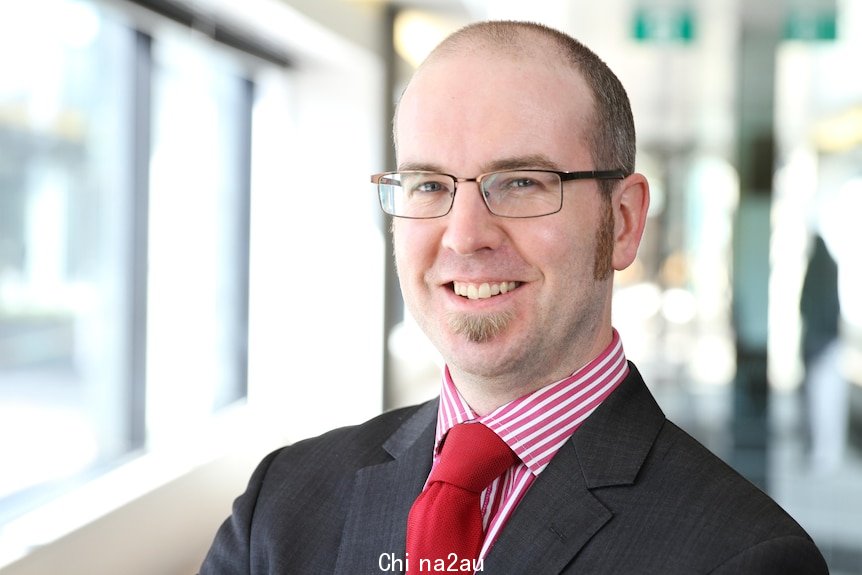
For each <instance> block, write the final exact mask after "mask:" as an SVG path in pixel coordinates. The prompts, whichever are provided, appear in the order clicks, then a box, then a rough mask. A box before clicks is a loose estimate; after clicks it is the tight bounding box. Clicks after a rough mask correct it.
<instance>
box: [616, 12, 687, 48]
mask: <svg viewBox="0 0 862 575" xmlns="http://www.w3.org/2000/svg"><path fill="white" fill-rule="evenodd" d="M632 37H633V38H634V39H635V40H637V41H639V42H679V43H683V44H688V43H690V42H692V41H693V40H694V37H695V17H694V11H693V10H692V9H691V8H690V7H687V6H668V7H649V8H647V7H640V8H637V9H636V10H635V14H634V20H633V25H632Z"/></svg>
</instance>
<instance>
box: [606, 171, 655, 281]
mask: <svg viewBox="0 0 862 575" xmlns="http://www.w3.org/2000/svg"><path fill="white" fill-rule="evenodd" d="M611 202H612V207H613V211H614V255H613V266H614V269H615V270H617V271H619V270H623V269H625V268H627V267H629V266H630V265H631V263H632V262H633V261H635V256H637V253H638V246H640V243H641V238H642V237H643V232H644V226H645V225H646V217H647V211H648V210H649V182H647V179H646V178H645V177H644V176H643V175H642V174H638V173H634V174H632V175H630V176H628V177H627V178H626V179H624V180H623V181H622V182H620V183H619V185H617V187H616V188H615V189H614V193H613V196H612V199H611Z"/></svg>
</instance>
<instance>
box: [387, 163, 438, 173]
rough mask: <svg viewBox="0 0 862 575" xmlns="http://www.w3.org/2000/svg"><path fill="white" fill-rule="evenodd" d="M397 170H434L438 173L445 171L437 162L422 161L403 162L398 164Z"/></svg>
mask: <svg viewBox="0 0 862 575" xmlns="http://www.w3.org/2000/svg"><path fill="white" fill-rule="evenodd" d="M398 171H399V172H435V173H438V174H445V173H447V172H446V170H444V169H443V168H442V167H441V166H438V165H437V164H426V163H424V162H405V163H403V164H399V165H398Z"/></svg>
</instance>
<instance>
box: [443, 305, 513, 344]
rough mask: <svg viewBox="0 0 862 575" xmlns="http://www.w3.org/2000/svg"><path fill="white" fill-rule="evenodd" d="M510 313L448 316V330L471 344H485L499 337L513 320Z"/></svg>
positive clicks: (456, 314)
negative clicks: (461, 336)
mask: <svg viewBox="0 0 862 575" xmlns="http://www.w3.org/2000/svg"><path fill="white" fill-rule="evenodd" d="M514 317H515V314H514V313H513V312H511V311H502V312H497V313H484V314H464V313H453V314H449V316H448V318H447V319H448V322H449V328H450V329H451V330H452V331H453V332H455V333H456V334H458V335H463V336H464V337H466V338H467V339H468V340H469V341H471V342H473V343H485V342H487V341H490V340H492V339H494V338H495V337H497V336H498V335H500V334H501V333H502V332H503V331H504V330H505V329H506V328H507V327H508V325H509V323H511V321H512V319H514Z"/></svg>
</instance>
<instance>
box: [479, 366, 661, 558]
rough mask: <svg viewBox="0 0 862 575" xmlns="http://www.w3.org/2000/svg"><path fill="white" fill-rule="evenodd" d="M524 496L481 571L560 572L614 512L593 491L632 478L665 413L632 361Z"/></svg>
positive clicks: (626, 483)
mask: <svg viewBox="0 0 862 575" xmlns="http://www.w3.org/2000/svg"><path fill="white" fill-rule="evenodd" d="M629 368H630V373H629V376H628V377H627V378H626V379H625V380H624V381H623V382H622V383H621V384H620V386H619V387H618V388H617V389H616V390H615V391H614V393H612V394H611V395H610V397H608V398H607V400H605V402H604V403H603V404H602V405H601V406H600V407H599V408H598V409H597V410H596V411H595V412H594V413H593V414H592V415H591V416H590V417H589V418H588V419H587V421H586V422H584V424H583V425H582V426H581V427H580V429H578V431H577V432H575V434H574V435H573V436H572V439H571V440H570V441H568V442H567V443H566V444H565V445H563V447H562V448H561V449H560V451H559V452H558V453H557V455H556V456H555V457H554V459H553V460H551V463H550V464H549V465H548V467H547V468H546V469H545V470H544V471H543V472H542V474H541V475H539V477H538V478H537V479H536V481H535V483H533V485H532V486H531V487H530V490H529V491H528V492H527V494H526V495H525V496H524V498H523V500H522V501H521V503H520V504H519V505H518V508H517V509H516V510H515V512H514V514H513V515H512V517H511V518H510V519H509V522H508V523H507V524H506V526H505V527H503V530H502V532H501V534H500V537H499V539H498V540H497V542H496V543H495V544H494V547H492V548H491V551H490V553H489V554H488V556H487V557H486V558H485V562H484V571H485V572H486V573H499V574H506V573H561V572H562V571H563V570H564V569H565V568H566V566H567V565H568V564H570V563H571V562H572V560H573V559H574V558H575V557H576V556H577V554H578V552H579V551H580V550H581V549H582V548H583V546H584V545H586V544H587V542H589V540H590V539H591V538H593V537H594V536H595V534H596V533H598V532H599V531H600V530H601V529H602V528H603V527H604V526H605V525H606V524H607V522H608V521H610V520H611V518H612V517H613V512H614V510H613V509H609V508H607V507H606V506H605V505H604V504H603V503H602V502H601V501H600V500H599V499H598V498H597V497H596V496H595V495H594V494H593V492H592V490H594V489H597V488H600V487H609V486H625V485H633V484H634V483H635V480H636V477H637V474H638V472H639V471H640V468H641V466H642V465H643V462H644V460H645V459H646V456H647V454H648V453H649V450H650V449H651V447H652V444H653V442H654V441H655V438H656V436H657V435H658V432H659V430H660V429H661V426H662V425H663V424H664V421H665V417H664V414H663V413H662V412H661V409H660V408H659V407H658V405H657V404H656V403H655V400H654V399H653V398H652V395H651V394H650V393H649V391H648V390H647V388H646V386H645V385H644V382H643V379H642V378H641V376H640V374H639V373H638V371H637V369H636V368H635V367H634V365H632V364H629Z"/></svg>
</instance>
